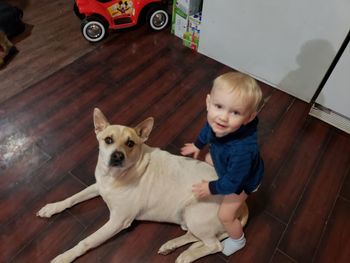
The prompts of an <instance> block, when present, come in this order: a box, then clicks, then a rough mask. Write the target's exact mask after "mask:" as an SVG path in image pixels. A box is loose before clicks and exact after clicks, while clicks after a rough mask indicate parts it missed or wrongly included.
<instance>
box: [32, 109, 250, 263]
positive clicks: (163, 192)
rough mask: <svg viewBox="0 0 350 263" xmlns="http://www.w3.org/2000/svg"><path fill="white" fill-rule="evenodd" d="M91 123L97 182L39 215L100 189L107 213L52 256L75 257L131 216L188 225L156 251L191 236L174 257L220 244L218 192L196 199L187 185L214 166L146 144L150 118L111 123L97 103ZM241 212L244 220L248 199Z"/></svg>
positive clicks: (192, 256) (209, 176) (211, 176)
mask: <svg viewBox="0 0 350 263" xmlns="http://www.w3.org/2000/svg"><path fill="white" fill-rule="evenodd" d="M94 124H95V132H96V135H97V140H98V142H99V156H98V162H97V166H96V170H95V177H96V183H95V184H93V185H91V186H89V187H87V188H86V189H84V190H83V191H81V192H79V193H77V194H75V195H73V196H71V197H69V198H67V199H65V200H63V201H60V202H56V203H52V204H47V205H46V206H44V207H43V208H42V209H41V210H40V211H39V212H38V213H37V215H38V216H40V217H51V216H52V215H53V214H56V213H59V212H61V211H63V210H65V209H67V208H69V207H72V206H73V205H75V204H77V203H79V202H82V201H85V200H88V199H90V198H93V197H95V196H98V195H101V197H102V198H103V200H104V201H105V202H106V204H107V206H108V208H109V210H110V218H109V221H108V222H107V223H106V224H105V225H104V226H102V227H101V228H100V229H99V230H97V231H96V232H95V233H93V234H92V235H90V236H88V237H87V238H85V239H84V240H82V241H80V242H79V243H78V244H77V245H76V246H75V247H73V248H71V249H70V250H68V251H66V252H64V253H63V254H61V255H59V256H57V257H56V258H55V259H54V260H53V262H55V263H57V262H71V261H73V260H74V259H75V258H77V257H79V256H81V255H83V254H84V253H86V252H87V251H88V250H90V249H92V248H94V247H97V246H99V245H100V244H102V243H103V242H105V241H106V240H107V239H109V238H111V237H113V236H114V235H115V234H117V233H118V232H120V231H121V230H123V229H125V228H127V227H129V226H130V224H131V223H132V221H133V220H134V219H137V220H148V221H158V222H170V223H175V224H179V225H181V226H182V228H183V229H186V230H187V233H186V234H185V235H183V236H181V237H178V238H175V239H173V240H170V241H168V242H166V243H165V244H164V245H163V246H162V247H161V248H160V249H159V251H158V253H160V254H168V253H169V252H171V251H173V250H174V249H176V248H178V247H180V246H182V245H185V244H188V243H193V242H194V244H193V245H192V246H190V247H189V248H188V249H187V250H185V251H184V252H182V253H181V254H180V256H179V257H178V258H177V259H176V262H178V263H185V262H192V261H194V260H196V259H198V258H201V257H203V256H206V255H209V254H213V253H216V252H219V251H221V250H222V246H221V243H220V240H221V239H223V238H225V237H227V234H226V233H225V232H224V228H223V226H222V225H221V223H220V221H219V219H218V218H217V212H218V208H219V204H220V201H221V197H220V196H211V197H210V198H208V199H206V200H201V201H198V200H197V199H196V198H195V197H194V196H193V194H192V191H191V188H192V184H194V183H198V182H200V181H201V180H208V181H210V180H215V179H216V178H217V176H216V173H215V171H214V168H213V167H212V166H210V165H208V164H207V163H205V162H200V161H197V160H194V159H191V158H186V157H182V156H177V155H172V154H170V153H168V152H166V151H162V150H160V149H158V148H152V147H149V146H147V145H146V144H144V142H145V141H146V140H147V138H148V136H149V134H150V132H151V130H152V127H153V118H148V119H146V120H145V121H143V122H142V123H140V124H139V125H137V126H136V127H135V128H130V127H125V126H121V125H110V124H109V123H108V121H107V119H106V118H105V117H104V115H103V114H102V112H101V111H100V110H99V109H95V110H94ZM239 218H240V220H241V223H242V225H245V224H246V222H247V219H248V208H247V206H246V204H244V205H243V206H242V208H241V211H240V216H239Z"/></svg>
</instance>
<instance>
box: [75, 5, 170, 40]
mask: <svg viewBox="0 0 350 263" xmlns="http://www.w3.org/2000/svg"><path fill="white" fill-rule="evenodd" d="M167 7H168V1H164V0H75V3H74V12H75V13H76V15H77V16H78V17H79V18H80V19H82V23H81V32H82V34H83V36H84V38H85V39H86V40H88V41H89V42H99V41H101V40H102V39H104V38H105V37H107V35H108V33H109V30H110V29H121V28H127V27H132V26H135V25H136V24H137V23H138V22H139V21H140V20H141V19H144V18H146V21H147V23H148V24H149V26H150V27H151V28H152V29H153V30H162V29H164V28H165V27H166V26H167V24H168V22H169V14H168V12H167Z"/></svg>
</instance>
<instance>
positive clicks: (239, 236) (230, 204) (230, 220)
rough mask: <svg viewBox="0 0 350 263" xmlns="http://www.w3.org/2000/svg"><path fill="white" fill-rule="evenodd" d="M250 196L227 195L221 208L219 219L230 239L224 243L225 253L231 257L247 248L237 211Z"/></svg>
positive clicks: (242, 194) (244, 194) (243, 193)
mask: <svg viewBox="0 0 350 263" xmlns="http://www.w3.org/2000/svg"><path fill="white" fill-rule="evenodd" d="M247 197H248V195H247V194H246V193H245V192H244V191H243V192H242V193H241V194H239V195H236V194H231V195H225V196H224V199H223V201H222V203H221V205H220V208H219V213H218V216H219V219H220V221H221V223H222V224H223V225H224V227H225V230H226V232H227V233H228V234H229V236H230V238H228V239H226V240H224V241H223V242H222V244H223V246H224V249H223V251H222V252H223V253H224V254H225V255H226V256H229V255H231V254H233V253H235V252H236V251H237V250H239V249H241V248H243V247H244V246H245V238H244V234H243V227H242V225H241V223H240V221H239V220H238V219H237V211H238V209H239V207H240V206H241V205H242V203H243V202H244V201H245V200H246V199H247Z"/></svg>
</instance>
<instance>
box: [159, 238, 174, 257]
mask: <svg viewBox="0 0 350 263" xmlns="http://www.w3.org/2000/svg"><path fill="white" fill-rule="evenodd" d="M176 248H177V247H176V245H175V243H174V242H172V240H170V241H168V242H166V243H165V244H163V245H162V246H161V247H160V248H159V250H158V254H162V255H168V254H169V253H170V252H172V251H174V250H175V249H176Z"/></svg>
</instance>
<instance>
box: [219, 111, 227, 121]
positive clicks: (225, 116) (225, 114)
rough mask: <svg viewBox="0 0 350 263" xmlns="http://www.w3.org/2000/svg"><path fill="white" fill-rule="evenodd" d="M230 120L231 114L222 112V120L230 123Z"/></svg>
mask: <svg viewBox="0 0 350 263" xmlns="http://www.w3.org/2000/svg"><path fill="white" fill-rule="evenodd" d="M228 118H229V113H228V112H222V113H221V115H220V119H221V120H222V121H228Z"/></svg>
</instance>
